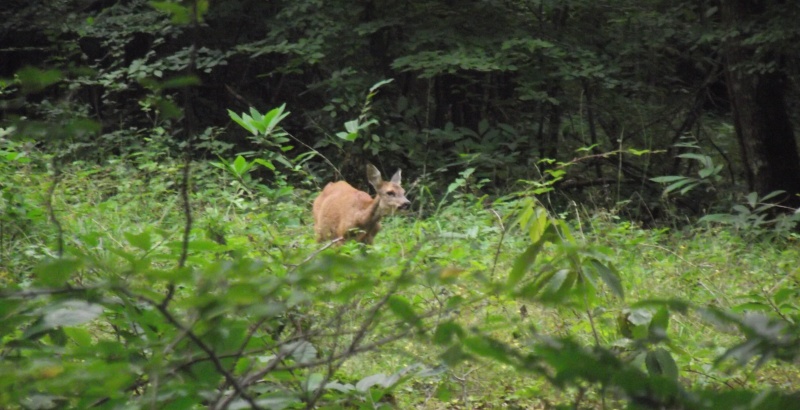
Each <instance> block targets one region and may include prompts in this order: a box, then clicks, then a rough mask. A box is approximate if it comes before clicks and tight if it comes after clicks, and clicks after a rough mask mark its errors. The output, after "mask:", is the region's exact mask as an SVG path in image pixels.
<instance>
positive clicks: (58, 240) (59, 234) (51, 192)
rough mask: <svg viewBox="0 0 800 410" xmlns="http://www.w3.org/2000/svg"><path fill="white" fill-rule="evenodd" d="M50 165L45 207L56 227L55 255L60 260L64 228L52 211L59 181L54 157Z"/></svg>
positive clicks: (58, 172) (59, 176) (62, 253)
mask: <svg viewBox="0 0 800 410" xmlns="http://www.w3.org/2000/svg"><path fill="white" fill-rule="evenodd" d="M52 164H53V183H52V184H51V185H50V189H48V190H47V198H46V200H45V206H46V207H47V213H48V214H49V216H50V221H51V222H52V223H53V225H55V226H56V254H57V255H58V257H59V258H61V257H62V256H64V228H62V226H61V222H59V221H58V218H56V211H55V210H54V209H53V196H54V195H55V191H56V186H57V185H58V183H59V181H61V167H59V165H58V160H57V159H56V157H55V156H53V162H52Z"/></svg>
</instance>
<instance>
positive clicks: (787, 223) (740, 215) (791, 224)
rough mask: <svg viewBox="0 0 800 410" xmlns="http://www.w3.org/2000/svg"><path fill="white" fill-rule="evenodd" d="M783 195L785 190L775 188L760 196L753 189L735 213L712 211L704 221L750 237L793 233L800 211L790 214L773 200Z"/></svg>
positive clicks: (799, 219)
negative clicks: (721, 225)
mask: <svg viewBox="0 0 800 410" xmlns="http://www.w3.org/2000/svg"><path fill="white" fill-rule="evenodd" d="M782 194H784V191H775V192H771V193H769V194H767V195H764V196H763V197H761V198H759V197H758V194H757V193H756V192H751V193H749V194H747V196H746V197H745V200H746V202H745V203H744V204H739V205H734V206H733V208H732V212H731V213H727V214H723V213H718V214H708V215H705V216H703V217H702V218H700V222H708V223H711V224H715V223H716V224H723V225H727V226H730V227H732V228H733V229H735V230H736V231H737V232H740V234H742V235H746V236H753V237H757V236H761V235H765V234H769V235H777V236H788V235H791V234H792V233H793V232H794V230H795V228H796V227H797V224H798V222H800V213H798V212H797V210H793V212H791V213H786V212H785V211H786V210H785V209H782V207H781V206H780V205H777V204H775V203H772V202H769V201H770V199H774V198H775V197H777V196H779V195H782Z"/></svg>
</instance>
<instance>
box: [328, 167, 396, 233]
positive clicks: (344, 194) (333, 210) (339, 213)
mask: <svg viewBox="0 0 800 410" xmlns="http://www.w3.org/2000/svg"><path fill="white" fill-rule="evenodd" d="M367 180H368V181H369V183H370V184H371V185H372V186H373V187H374V188H375V191H377V194H376V195H375V198H371V197H370V196H369V194H367V193H366V192H364V191H359V190H357V189H355V188H353V187H352V186H351V185H350V184H348V183H347V182H344V181H339V182H331V183H329V184H328V185H326V186H325V188H324V189H323V190H322V192H321V193H320V194H319V196H318V197H317V199H315V200H314V208H313V211H312V212H313V214H314V231H315V232H316V234H317V241H318V242H322V241H327V240H333V239H338V238H344V239H355V240H356V241H358V242H363V243H367V244H371V243H372V241H373V240H374V239H375V235H377V234H378V231H379V230H380V229H381V224H380V221H381V218H383V217H384V216H386V215H388V214H391V213H393V212H394V211H395V210H397V209H402V208H405V207H408V205H410V204H411V202H410V201H409V200H408V199H406V196H405V190H403V188H402V187H401V186H400V170H397V172H395V174H394V176H392V179H391V180H389V181H384V180H383V179H382V178H381V172H380V171H378V169H377V168H375V167H374V166H373V165H372V164H369V165H367Z"/></svg>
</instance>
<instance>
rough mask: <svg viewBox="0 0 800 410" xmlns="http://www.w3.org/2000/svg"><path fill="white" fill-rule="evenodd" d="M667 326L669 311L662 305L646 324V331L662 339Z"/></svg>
mask: <svg viewBox="0 0 800 410" xmlns="http://www.w3.org/2000/svg"><path fill="white" fill-rule="evenodd" d="M668 327H669V311H668V310H667V309H666V308H664V307H663V306H662V307H661V308H660V309H658V310H657V311H656V313H655V314H653V317H652V319H651V320H650V324H649V326H648V333H649V334H650V337H653V338H656V339H663V338H665V337H666V335H667V328H668Z"/></svg>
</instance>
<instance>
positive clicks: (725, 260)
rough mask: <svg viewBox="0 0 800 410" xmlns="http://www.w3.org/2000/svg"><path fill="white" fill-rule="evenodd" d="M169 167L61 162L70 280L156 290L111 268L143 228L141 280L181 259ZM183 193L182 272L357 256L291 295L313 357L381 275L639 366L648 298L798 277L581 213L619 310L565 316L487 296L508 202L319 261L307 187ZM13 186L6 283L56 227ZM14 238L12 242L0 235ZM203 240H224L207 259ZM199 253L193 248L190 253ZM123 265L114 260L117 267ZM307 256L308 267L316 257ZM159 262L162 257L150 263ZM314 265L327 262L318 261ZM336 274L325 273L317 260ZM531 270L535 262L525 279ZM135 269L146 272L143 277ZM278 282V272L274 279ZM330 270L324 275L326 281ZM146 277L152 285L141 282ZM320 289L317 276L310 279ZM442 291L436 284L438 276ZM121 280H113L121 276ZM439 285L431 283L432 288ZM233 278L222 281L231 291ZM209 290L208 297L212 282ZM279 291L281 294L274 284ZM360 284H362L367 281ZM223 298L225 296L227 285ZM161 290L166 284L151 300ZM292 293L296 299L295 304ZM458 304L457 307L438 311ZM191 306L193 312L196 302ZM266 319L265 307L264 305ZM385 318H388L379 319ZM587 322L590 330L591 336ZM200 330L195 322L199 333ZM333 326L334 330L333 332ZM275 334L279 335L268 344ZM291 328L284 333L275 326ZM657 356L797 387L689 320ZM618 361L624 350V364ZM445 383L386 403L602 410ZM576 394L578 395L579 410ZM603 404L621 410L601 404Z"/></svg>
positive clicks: (713, 238)
mask: <svg viewBox="0 0 800 410" xmlns="http://www.w3.org/2000/svg"><path fill="white" fill-rule="evenodd" d="M179 174H180V167H179V166H177V165H175V166H173V165H165V166H159V167H158V168H157V169H147V168H143V167H139V168H133V167H131V166H130V165H129V164H126V163H123V162H118V163H112V164H109V165H108V166H105V167H102V168H94V167H89V166H83V165H78V166H73V167H71V168H70V169H68V170H65V172H64V176H63V177H62V179H61V180H60V181H59V184H58V186H57V189H56V190H55V194H54V197H53V204H52V206H53V210H54V211H55V215H56V217H57V219H58V221H59V222H60V224H61V226H62V229H63V232H64V238H65V243H66V246H67V248H74V249H80V250H82V251H83V252H86V253H87V254H90V255H93V256H94V257H95V258H96V260H97V264H96V265H95V266H97V267H99V268H98V269H95V270H93V271H90V272H86V273H85V275H84V276H81V277H78V278H76V279H75V280H76V283H78V284H80V283H81V282H82V281H85V282H87V283H89V282H91V281H92V280H98V279H101V278H104V277H105V275H106V273H105V272H103V269H102V267H106V268H107V269H108V271H109V272H120V271H121V272H122V273H119V275H120V276H119V277H117V278H116V279H113V280H127V281H130V282H131V283H138V286H141V287H143V288H146V287H153V286H152V285H151V284H149V282H148V281H152V280H153V277H156V276H148V277H134V278H129V277H125V273H124V271H125V269H124V268H122V269H121V267H122V266H124V265H125V264H127V263H131V264H133V263H134V262H132V261H131V260H127V261H126V256H124V253H125V252H131V253H135V252H137V249H136V248H137V247H136V245H135V244H136V241H137V239H136V238H137V235H140V234H141V233H142V232H149V233H150V237H152V240H154V241H155V243H154V244H153V246H151V247H150V248H148V249H149V250H148V251H147V252H148V253H151V254H153V256H154V258H153V260H152V262H151V263H152V267H151V268H149V269H150V271H158V270H159V269H166V268H167V267H169V266H172V265H174V264H175V260H174V258H172V257H171V255H174V252H173V251H174V249H176V247H179V242H180V240H181V232H182V229H183V224H184V222H185V217H184V215H183V212H182V206H181V204H180V200H179V199H178V195H177V193H176V186H177V185H176V184H177V182H176V181H178V180H179ZM195 175H196V178H195V181H196V182H195V184H194V190H193V195H192V206H193V210H192V215H193V218H194V221H195V222H194V229H193V231H192V237H193V238H194V239H196V240H197V241H198V243H201V244H207V245H203V246H207V247H208V249H213V252H212V253H209V252H207V251H201V250H198V251H194V252H192V253H191V254H190V258H189V264H190V265H192V264H197V265H198V266H202V264H203V263H207V261H204V259H208V258H209V256H210V255H213V257H214V258H217V259H218V260H225V259H226V258H231V257H233V258H245V259H248V260H250V259H253V260H264V261H266V262H265V265H264V268H261V270H259V268H254V270H253V272H252V275H267V276H269V275H274V274H276V273H275V271H274V270H273V269H272V268H271V267H272V266H278V265H282V266H289V269H288V272H289V273H285V272H284V273H281V275H283V274H288V275H290V274H291V272H295V271H297V272H303V271H308V272H310V274H311V275H312V276H309V277H315V276H313V275H316V274H317V273H315V272H316V271H314V269H334V268H331V266H334V265H330V263H335V261H336V259H325V258H330V257H333V258H335V257H336V255H349V256H350V257H352V258H355V259H356V260H360V261H361V262H360V263H361V265H360V267H359V268H358V269H357V270H356V271H349V270H347V269H350V267H348V266H349V265H342V266H345V268H346V269H343V270H337V271H336V273H335V276H332V277H327V279H324V280H326V281H329V282H320V283H315V284H312V285H310V286H309V287H308V288H307V289H311V291H309V292H312V293H313V291H314V289H316V291H318V292H320V294H323V295H332V296H330V297H328V296H322V297H319V296H313V295H310V296H309V294H305V296H302V294H300V293H298V295H301V296H302V297H305V298H307V302H308V303H306V304H304V305H302V306H304V308H303V309H302V310H300V311H297V312H296V314H297V318H299V319H298V320H299V321H300V322H302V323H303V325H302V326H306V327H307V329H306V330H305V331H309V332H311V330H310V329H319V328H323V329H324V328H325V327H326V326H332V327H335V329H337V330H339V332H337V336H336V337H333V338H327V339H324V340H322V341H320V342H319V345H318V346H317V348H318V349H320V350H321V351H335V350H336V349H341V346H343V345H346V344H347V343H348V341H352V340H353V339H355V338H357V337H359V336H358V332H359V328H360V326H361V325H362V323H364V320H365V319H364V318H365V315H368V313H369V311H370V309H371V307H372V306H375V304H376V303H377V302H378V301H379V300H380V298H381V297H382V295H384V294H385V293H386V289H387V287H389V286H392V284H393V283H394V279H395V278H398V277H403V275H404V274H408V276H409V277H410V278H411V279H410V280H411V282H412V283H411V284H410V285H409V286H407V287H404V288H403V289H402V290H400V292H399V294H400V295H401V296H402V297H404V298H405V300H407V301H409V302H410V304H411V305H412V307H413V308H414V309H415V311H416V312H431V315H432V316H431V317H430V318H429V319H430V320H431V322H433V323H439V322H441V321H447V320H454V321H457V322H458V323H460V324H461V325H462V326H463V328H464V329H473V328H480V329H481V332H483V333H484V334H487V335H490V336H491V337H493V338H495V339H497V340H498V341H501V342H503V343H506V344H507V345H509V346H512V347H513V348H516V349H519V350H521V351H525V349H526V348H527V346H529V345H530V344H531V343H533V341H535V340H540V339H541V338H542V337H559V336H568V337H572V338H574V339H576V340H578V341H580V342H582V343H584V344H585V345H590V346H591V345H594V344H596V343H597V344H599V345H601V346H615V348H616V349H618V351H619V352H621V355H622V357H625V358H626V359H627V360H630V361H633V362H634V363H638V365H639V366H641V367H642V368H644V357H643V356H642V355H640V354H639V355H637V354H634V352H636V351H635V350H632V349H631V341H630V340H628V339H625V338H623V336H622V335H621V334H620V330H619V326H618V319H619V317H620V316H621V315H623V314H625V312H628V309H629V308H630V306H631V304H632V303H633V302H636V301H639V300H646V299H682V300H686V301H689V302H691V303H693V304H695V305H699V306H715V307H720V308H726V309H736V308H737V306H747V305H745V304H747V303H750V302H755V301H760V300H762V299H763V298H765V297H768V296H769V295H771V294H772V293H774V292H775V290H776V289H777V288H778V287H779V286H780V285H781V284H784V283H786V281H797V279H798V277H800V268H798V266H797V264H796V261H797V260H800V247H798V245H797V243H796V242H793V241H783V242H759V241H746V240H743V239H742V238H740V237H738V236H736V235H734V234H732V233H731V232H729V231H726V230H722V229H701V228H697V227H695V228H689V229H685V230H682V231H670V230H667V229H661V230H646V229H642V228H640V227H637V226H636V225H633V224H630V223H627V222H620V221H617V220H615V219H614V218H610V217H609V216H608V215H598V216H584V217H583V218H582V220H581V221H580V223H578V221H573V222H571V223H570V225H572V226H573V231H574V234H575V235H576V236H577V237H578V238H579V239H580V240H581V241H583V242H585V243H589V244H592V245H594V246H597V247H601V248H603V249H606V250H607V251H608V253H609V254H610V255H612V256H611V257H612V259H613V263H614V265H615V266H616V267H617V269H618V270H619V272H620V276H621V278H622V283H623V286H624V289H625V300H621V299H619V298H616V297H614V296H612V295H611V293H610V292H608V289H607V288H605V287H604V286H602V285H600V286H599V288H600V289H601V290H600V293H599V295H598V301H597V303H595V305H594V307H593V308H592V309H591V310H590V311H585V310H581V309H579V308H577V307H575V306H570V305H564V304H545V303H536V302H533V301H530V300H519V299H513V298H510V297H508V295H507V294H503V293H498V292H496V289H497V288H496V287H494V286H493V284H495V283H498V282H503V281H505V278H506V277H507V275H508V273H509V271H510V269H511V267H512V265H513V264H514V260H515V258H516V257H517V256H518V255H519V254H521V253H522V252H523V251H524V250H525V248H526V247H527V246H528V245H529V243H530V239H529V238H528V236H527V234H526V233H524V232H523V231H522V230H521V229H519V228H518V227H516V226H515V224H514V206H513V204H502V203H495V204H487V203H486V202H485V201H480V200H478V199H476V198H474V197H471V196H469V195H461V196H456V197H454V200H453V201H452V202H451V203H449V204H447V205H445V206H443V207H441V208H439V209H438V211H437V212H436V213H434V214H432V215H429V216H426V217H425V218H420V217H419V215H417V214H414V213H412V214H408V215H405V216H400V217H395V218H392V219H389V220H387V221H386V222H385V224H384V228H383V230H382V231H381V233H380V234H379V235H378V237H377V239H376V243H375V245H374V246H372V247H371V248H369V249H367V250H364V249H363V248H362V247H360V246H358V245H356V244H347V245H345V246H343V247H341V248H339V249H328V250H325V251H323V252H321V253H320V254H318V255H316V252H318V250H319V249H320V248H322V246H321V245H320V244H317V243H315V242H314V241H313V232H312V231H313V230H312V227H311V216H310V201H311V199H312V198H313V190H295V191H293V192H292V193H291V194H289V195H282V196H277V197H272V198H270V197H263V196H259V195H257V194H247V193H246V192H243V190H242V188H241V186H239V185H238V183H237V182H236V181H231V180H228V179H226V177H225V176H224V175H223V174H220V173H218V172H217V171H215V170H213V169H209V168H207V167H205V166H203V165H200V164H197V165H195ZM15 178H16V179H15V180H14V182H13V183H14V184H15V185H14V186H15V189H16V190H17V193H18V194H19V195H20V196H19V197H20V198H24V200H25V201H27V202H26V203H24V204H21V206H22V207H23V208H25V209H27V210H28V218H27V219H24V218H23V219H19V220H17V221H16V222H15V224H7V225H6V227H5V229H6V230H5V232H6V233H5V235H6V238H4V248H3V264H2V280H3V282H4V283H5V284H10V283H25V282H29V281H31V280H32V277H33V276H34V275H33V274H32V273H31V267H32V266H34V265H35V264H36V263H37V262H38V261H39V260H42V259H43V258H45V257H46V256H48V255H50V256H52V255H53V254H54V249H55V243H56V241H55V229H54V225H53V224H52V223H49V222H48V221H47V217H46V214H47V210H46V206H45V205H44V204H46V193H47V189H48V188H49V187H50V184H51V179H50V178H49V177H48V176H47V175H46V174H44V173H42V172H41V171H36V170H34V169H33V168H26V169H23V170H22V172H19V173H17V174H16V175H15ZM12 232H13V233H15V234H14V235H13V238H14V240H13V241H9V240H8V238H10V237H11V233H12ZM213 243H224V244H225V245H224V246H222V247H215V246H214V245H213ZM198 249H200V248H198ZM120 255H122V256H120ZM314 255H316V256H314ZM548 255H552V250H551V249H548V248H545V249H544V251H543V256H542V258H541V259H540V260H543V262H540V263H546V261H547V257H548ZM159 256H163V257H159ZM320 260H326V261H328V262H324V263H328V264H327V265H325V264H322V265H319V266H321V268H316V267H315V266H317V265H315V264H317V263H323V262H318V261H320ZM331 260H332V261H334V262H330V261H331ZM537 266H538V265H534V269H533V270H534V271H535V270H536V269H537ZM150 271H148V272H150ZM285 271H286V270H285ZM331 272H333V270H331ZM154 275H155V274H154ZM317 277H319V278H324V276H317ZM443 277H446V279H451V280H449V281H445V283H443V282H442V281H441V280H438V279H441V278H443ZM121 278H122V279H121ZM197 278H198V279H197V282H192V281H185V282H184V283H183V284H182V285H181V286H180V287H179V290H178V293H177V295H176V300H177V302H178V303H181V301H182V300H186V301H189V300H191V299H190V298H189V296H191V295H194V294H197V293H201V292H212V293H213V292H215V291H216V290H215V288H214V287H215V286H219V284H220V283H226V282H225V280H224V278H218V279H219V280H220V282H213V281H212V280H211V279H209V277H203V276H198V277H197ZM436 278H438V279H437V280H434V279H436ZM232 280H233V279H232ZM360 280H361V281H364V283H365V284H364V285H363V286H364V289H368V291H366V292H365V293H359V294H358V296H357V297H354V298H352V299H347V300H344V299H337V298H336V295H338V294H337V293H336V291H338V290H341V288H342V287H346V286H350V285H351V284H353V283H356V284H357V283H359V281H360ZM215 283H216V285H215ZM287 283H289V282H287ZM366 283H368V285H367V284H366ZM226 286H227V285H226ZM151 290H152V291H153V292H154V294H159V293H160V292H164V285H163V282H159V284H158V285H156V286H155V287H154V288H153V289H151ZM301 296H298V297H301ZM455 299H458V300H460V301H461V302H460V303H458V304H457V305H454V306H457V308H456V309H452V310H447V309H444V310H443V309H442V308H443V307H446V306H448V304H451V303H452V302H453V300H455ZM243 300H247V301H248V302H247V303H244V302H243V304H242V306H241V307H238V308H237V309H238V311H239V312H241V314H244V315H246V314H248V312H252V309H253V308H254V306H258V305H263V304H264V303H267V302H268V301H265V300H250V299H246V298H245V297H244V296H243ZM193 303H194V302H193ZM262 307H263V306H262ZM381 315H386V313H381ZM384 319H385V320H384V321H382V322H380V323H381V324H380V325H376V327H374V328H371V329H372V331H371V332H370V333H369V334H368V335H367V338H366V341H377V340H380V339H381V337H383V336H385V335H387V334H392V332H393V331H394V330H396V329H398V328H399V325H398V323H397V322H396V321H394V320H392V321H390V320H389V319H390V317H389V316H385V317H384ZM592 324H593V326H592ZM198 326H207V325H202V324H198ZM89 329H90V331H91V332H93V336H92V337H94V338H97V339H103V338H105V337H107V336H105V335H104V334H103V333H104V332H107V331H108V329H107V328H106V327H105V326H104V325H103V324H102V323H96V322H95V323H94V324H93V325H92V326H90V327H89ZM342 330H345V331H342ZM281 331H282V330H278V331H277V332H278V333H280V332H281ZM285 331H288V330H285ZM668 337H669V342H668V346H669V349H670V351H671V352H672V353H673V356H674V357H675V360H676V362H677V364H678V367H679V369H680V377H681V380H682V381H684V382H685V383H686V385H688V386H691V387H708V388H712V389H729V388H752V389H764V388H778V389H786V390H796V389H797V388H798V385H797V380H800V372H798V370H797V368H796V366H792V365H788V364H780V363H778V362H769V363H768V364H767V365H766V366H763V367H761V368H759V369H758V370H756V371H752V369H753V367H752V365H750V366H745V367H741V368H740V367H733V366H730V365H729V364H728V363H723V364H722V365H720V366H716V365H715V362H714V360H715V358H717V357H719V356H720V355H721V354H722V353H723V352H724V349H725V348H727V347H730V346H731V345H733V344H734V343H737V342H739V341H740V339H741V338H740V336H739V335H738V333H735V332H729V331H726V330H725V329H720V328H716V327H714V326H712V325H710V324H709V321H708V320H704V319H703V318H701V317H700V316H699V315H698V314H696V313H690V314H688V315H681V314H673V315H671V317H670V323H669V330H668ZM425 340H426V338H425V337H416V336H414V334H413V332H412V333H409V334H408V337H404V338H400V339H399V340H397V341H394V342H392V343H386V344H383V345H381V346H380V347H377V348H375V349H370V350H369V351H367V352H365V353H363V354H356V355H353V356H352V357H350V358H349V360H346V361H344V363H343V364H342V366H341V367H340V368H338V369H337V370H336V375H337V377H338V378H339V380H341V381H343V382H352V383H355V382H357V381H358V380H361V379H363V378H365V377H368V376H370V375H374V374H377V373H385V374H392V373H395V372H398V371H401V370H402V369H404V368H406V367H408V366H412V365H414V364H416V363H422V364H425V365H427V366H430V367H436V366H439V365H440V363H441V357H442V355H443V354H445V355H446V354H447V353H446V352H444V351H443V348H442V347H441V346H437V345H435V344H431V343H429V342H426V341H425ZM627 352H630V354H628V353H627ZM467 356H468V357H469V359H470V360H465V361H464V360H461V361H459V363H458V364H457V365H455V366H453V367H451V368H449V369H447V370H446V371H442V372H440V373H438V374H435V375H432V376H430V377H414V378H412V379H411V380H409V381H408V382H407V383H404V384H402V385H401V387H399V388H398V389H397V390H395V391H393V392H392V394H391V395H390V397H391V400H390V401H393V402H394V403H396V405H397V407H399V408H420V409H444V408H497V407H501V406H507V407H508V408H546V407H548V406H550V405H552V404H554V403H563V402H565V401H566V402H569V401H580V402H581V404H582V405H584V406H590V407H592V406H600V405H601V404H600V403H603V402H604V400H603V399H601V397H600V396H599V394H598V391H596V390H588V391H582V390H580V389H575V388H568V389H565V390H560V389H555V388H554V387H552V385H551V384H549V383H547V381H546V380H544V379H543V378H541V377H538V376H533V375H530V374H526V373H525V372H520V371H518V370H516V369H514V368H513V367H512V366H508V365H504V364H502V363H498V362H497V361H493V360H488V359H487V358H480V357H477V356H475V355H467ZM577 397H581V399H578V398H577ZM605 405H606V406H610V407H616V406H622V404H621V403H617V402H615V401H614V400H613V396H612V397H610V398H609V399H608V401H607V402H605Z"/></svg>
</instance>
